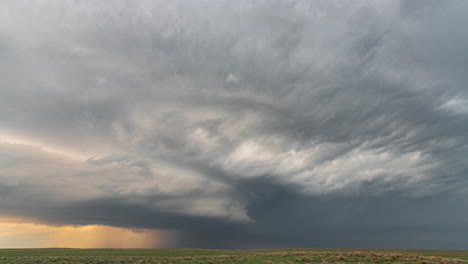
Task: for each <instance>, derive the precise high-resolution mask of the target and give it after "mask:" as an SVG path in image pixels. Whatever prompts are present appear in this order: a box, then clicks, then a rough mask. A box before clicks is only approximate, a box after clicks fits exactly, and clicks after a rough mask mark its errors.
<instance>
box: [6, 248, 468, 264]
mask: <svg viewBox="0 0 468 264" xmlns="http://www.w3.org/2000/svg"><path fill="white" fill-rule="evenodd" d="M0 263H9V264H23V263H37V264H39V263H60V264H65V263H67V264H78V263H83V264H84V263H94V264H99V263H102V264H104V263H121V264H123V263H164V264H169V263H187V264H195V263H212V264H214V263H265V264H268V263H269V264H273V263H278V264H279V263H284V264H290V263H421V264H422V263H468V250H413V249H325V248H323V249H259V250H208V249H188V248H181V249H4V250H0Z"/></svg>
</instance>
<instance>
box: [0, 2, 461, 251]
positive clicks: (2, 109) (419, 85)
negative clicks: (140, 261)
mask: <svg viewBox="0 0 468 264" xmlns="http://www.w3.org/2000/svg"><path fill="white" fill-rule="evenodd" d="M0 10H2V11H0V12H1V13H0V78H1V80H2V81H1V84H0V85H1V86H0V154H1V155H0V214H2V215H13V216H15V217H16V216H17V217H27V218H34V219H37V220H39V221H46V222H50V223H51V224H59V225H63V224H77V225H86V224H104V225H111V226H117V227H138V228H150V229H169V230H175V231H178V232H180V234H181V235H180V236H181V237H180V241H179V243H180V245H181V246H186V245H187V246H199V247H219V246H225V247H263V246H397V247H406V246H407V247H466V246H467V245H468V240H466V236H465V237H463V236H460V235H457V234H460V233H461V234H465V235H466V234H467V233H466V232H467V230H466V228H465V227H463V224H462V223H463V222H466V221H467V220H468V214H466V213H461V212H463V211H467V210H466V209H468V208H467V207H466V202H460V201H466V199H467V198H468V197H467V194H468V193H467V192H468V183H467V173H468V165H467V164H468V163H466V157H467V156H468V133H467V131H468V125H467V124H468V90H467V85H468V79H467V77H466V70H467V69H468V65H467V62H468V53H467V52H466V51H467V48H466V47H468V34H467V33H465V32H464V31H463V30H462V29H463V27H464V25H465V24H466V18H465V14H466V11H468V4H467V3H465V2H464V1H455V0H454V1H444V2H443V3H439V2H437V1H411V2H407V1H404V2H403V1H402V2H398V1H336V2H330V1H314V2H308V1H285V0H284V1H283V0H282V1H280V0H278V1H276V0H275V1H270V0H269V1H266V0H265V1H255V2H251V1H236V2H232V1H208V0H206V1H188V0H186V1H184V0H181V1H173V2H167V1H138V3H136V2H130V1H112V3H111V1H101V2H99V3H97V2H95V1H79V2H75V1H67V2H63V1H4V2H2V3H1V4H0ZM429 212H438V213H435V214H437V215H433V214H430V213H429ZM442 215H443V216H442ZM285 218H286V219H285ZM302 222H305V223H310V224H305V223H302ZM423 222H424V223H425V224H423ZM343 236H346V237H347V238H346V239H344V238H343ZM436 238H437V239H438V241H440V242H432V243H431V242H428V241H430V240H431V239H436ZM366 241H367V242H366Z"/></svg>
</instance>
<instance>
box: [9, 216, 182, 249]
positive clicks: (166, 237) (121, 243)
mask: <svg viewBox="0 0 468 264" xmlns="http://www.w3.org/2000/svg"><path fill="white" fill-rule="evenodd" d="M173 238H174V232H172V231H167V230H150V229H128V228H120V227H112V226H104V225H86V226H52V225H47V224H41V223H33V222H32V221H27V220H23V219H15V218H0V248H46V247H69V248H155V247H165V246H167V245H168V243H169V241H170V240H171V239H173Z"/></svg>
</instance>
